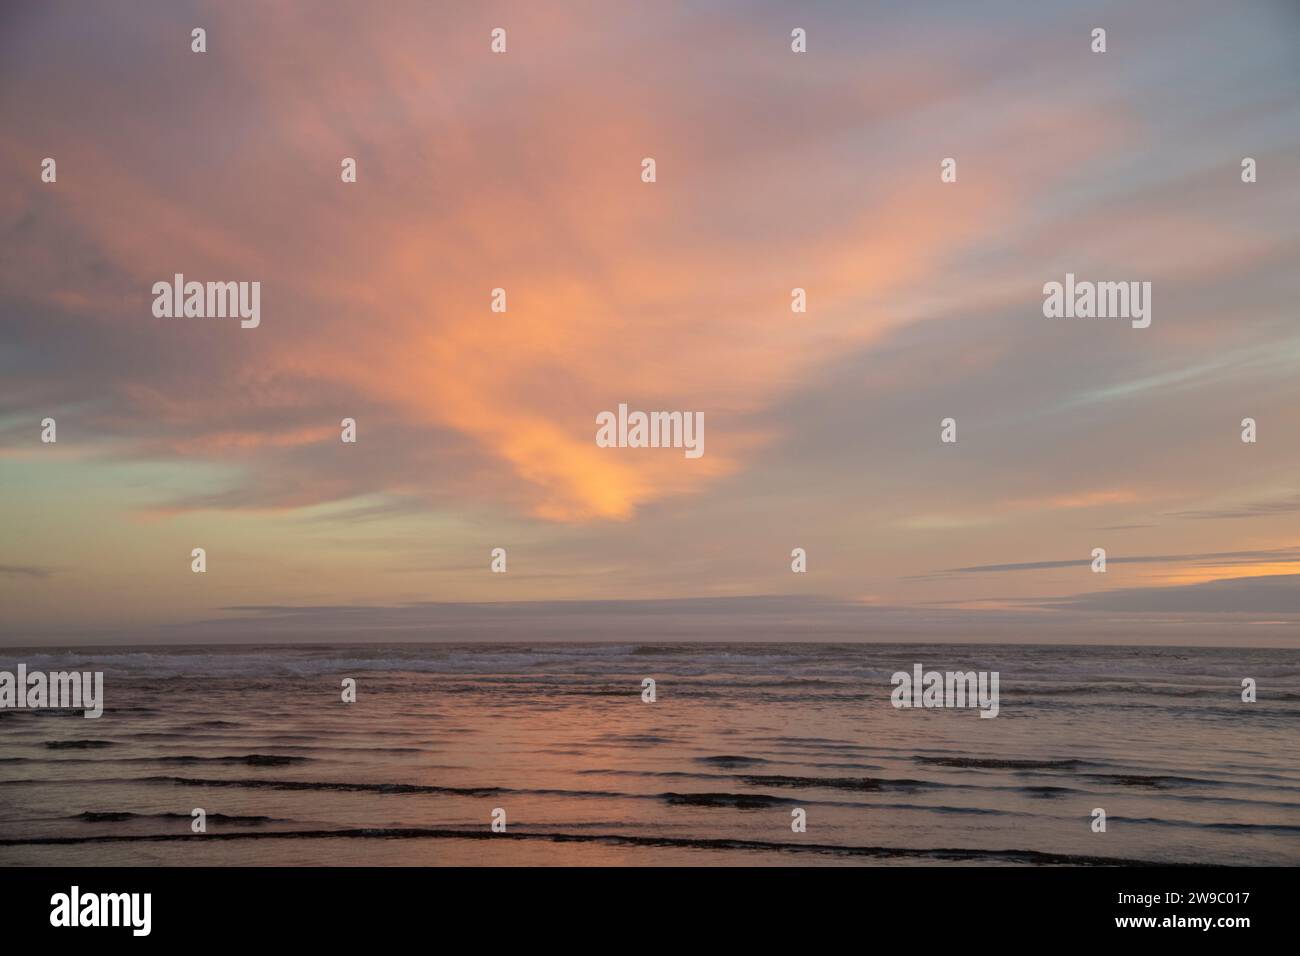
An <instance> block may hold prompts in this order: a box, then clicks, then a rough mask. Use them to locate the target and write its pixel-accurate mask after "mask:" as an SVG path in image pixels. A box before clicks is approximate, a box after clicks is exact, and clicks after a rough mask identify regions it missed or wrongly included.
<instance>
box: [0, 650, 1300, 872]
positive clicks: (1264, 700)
mask: <svg viewBox="0 0 1300 956" xmlns="http://www.w3.org/2000/svg"><path fill="white" fill-rule="evenodd" d="M19 662H22V663H25V664H26V665H27V666H28V669H29V670H45V671H52V670H69V669H76V670H92V671H95V670H98V671H103V672H104V679H105V692H104V693H105V698H106V703H105V711H104V715H103V716H102V717H101V718H99V719H97V720H87V719H85V718H84V717H82V716H81V714H80V713H71V712H67V711H31V710H5V711H0V864H6V865H26V864H68V865H154V864H170V865H213V864H217V865H220V864H245V865H249V864H251V865H263V864H265V865H271V864H278V865H294V864H311V865H352V864H372V865H478V864H482V865H534V864H543V865H570V864H577V865H585V864H617V865H636V866H650V865H661V864H671V865H682V864H685V865H936V864H943V865H990V864H996V865H1031V866H1032V865H1096V864H1106V863H1114V864H1135V863H1196V864H1246V865H1254V864H1266V865H1295V864H1297V863H1300V653H1298V652H1296V651H1290V650H1262V649H1223V648H1213V649H1184V648H1179V649H1172V648H1116V647H1042V646H996V647H989V646H971V645H960V646H957V645H947V646H945V645H915V644H909V645H881V644H872V645H860V644H855V645H844V644H836V645H818V644H522V643H521V644H492V645H481V644H480V645H455V644H423V645H412V644H403V645H394V646H376V645H354V646H339V645H330V646H313V647H305V646H295V647H256V648H250V647H187V648H175V649H171V648H168V649H164V648H157V647H132V648H115V649H84V650H74V651H68V652H59V653H51V652H49V651H41V650H25V651H24V650H15V649H0V670H9V671H13V670H15V669H16V666H17V664H18V663H19ZM917 663H920V664H921V665H923V666H924V667H925V669H927V670H930V669H935V670H941V671H949V670H963V671H965V670H987V671H997V672H998V673H999V675H1000V680H999V689H1000V712H999V714H998V716H997V717H996V718H993V719H987V718H984V719H981V718H980V717H979V716H978V711H977V710H974V709H951V710H950V709H895V708H894V707H893V706H892V705H891V703H890V693H891V691H892V686H891V684H890V676H891V675H892V674H893V673H894V672H895V671H900V670H901V671H908V672H910V671H911V670H912V668H913V665H915V664H917ZM348 677H350V678H354V679H355V680H356V682H357V700H356V702H355V703H352V704H348V703H344V702H343V701H342V699H341V693H342V691H341V682H342V680H343V679H344V678H348ZM647 677H648V678H653V679H654V680H655V681H656V700H655V701H654V702H653V703H646V702H643V700H642V680H643V679H644V678H647ZM1245 677H1250V678H1253V679H1255V681H1256V682H1257V684H1258V701H1257V702H1255V703H1243V702H1242V701H1241V681H1242V678H1245ZM194 808H202V809H203V810H204V811H205V813H206V819H207V832H206V833H204V834H195V833H192V832H191V819H192V816H191V812H192V810H193V809H194ZM1094 808H1101V809H1103V810H1104V811H1105V813H1106V818H1107V829H1106V832H1104V833H1096V832H1093V830H1092V826H1091V824H1092V820H1093V816H1092V813H1093V810H1094ZM797 809H801V810H803V811H804V813H805V814H806V821H807V829H806V832H802V833H797V832H794V831H793V830H792V828H791V822H792V820H793V819H794V817H793V815H792V812H793V811H795V810H797ZM495 810H502V811H504V813H505V824H506V830H505V832H504V833H494V832H493V831H492V829H491V822H492V817H493V812H494V811H495Z"/></svg>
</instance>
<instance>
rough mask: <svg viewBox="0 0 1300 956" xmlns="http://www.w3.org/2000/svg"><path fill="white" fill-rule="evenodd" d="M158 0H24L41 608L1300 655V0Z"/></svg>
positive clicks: (0, 43)
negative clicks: (802, 306) (800, 309)
mask: <svg viewBox="0 0 1300 956" xmlns="http://www.w3.org/2000/svg"><path fill="white" fill-rule="evenodd" d="M141 7H149V8H151V9H152V13H150V14H149V15H138V14H140V12H141V10H140V8H141ZM113 8H114V5H111V4H99V5H92V4H85V3H57V2H10V3H6V4H5V5H4V7H3V9H2V10H0V129H2V130H3V133H2V135H0V374H2V376H3V377H2V378H0V608H2V609H3V612H2V613H0V641H3V642H5V643H8V644H23V643H76V642H79V641H85V642H94V641H98V640H114V641H136V640H139V641H155V640H164V641H185V640H205V641H216V640H236V641H247V640H279V639H313V638H322V639H336V638H337V639H376V640H392V639H403V638H425V637H439V638H442V637H445V638H456V637H494V638H514V639H521V640H528V639H534V638H542V637H546V638H563V637H577V638H591V639H610V640H620V639H638V640H640V639H647V638H653V637H656V636H660V637H669V638H690V637H701V638H723V637H726V638H743V637H755V638H759V639H791V640H813V639H831V640H855V639H862V640H889V639H908V640H912V639H916V640H925V639H935V640H940V639H942V640H950V639H951V640H965V639H970V640H981V641H994V640H1003V639H1006V640H1018V641H1023V640H1042V641H1048V642H1054V641H1069V642H1073V641H1092V640H1098V641H1124V642H1133V643H1181V642H1187V643H1229V644H1257V645H1284V646H1296V644H1297V643H1298V639H1297V634H1298V631H1297V626H1298V625H1300V375H1298V374H1297V372H1300V308H1298V307H1297V303H1298V302H1300V267H1298V264H1300V96H1297V91H1298V90H1300V9H1298V8H1297V7H1296V5H1295V4H1294V3H1291V2H1285V0H1277V2H1264V0H1247V2H1241V3H1234V4H1223V3H1217V2H1215V3H1209V2H1205V3H1203V2H1195V0H1191V2H1189V0H1177V2H1174V0H1168V2H1144V3H1139V4H1135V3H1127V2H1126V3H1114V4H1106V3H1092V4H1077V3H1076V4H1064V3H1053V2H1044V3H1024V2H1018V3H978V4H975V3H968V2H960V3H916V2H896V3H890V2H882V3H872V2H852V3H850V2H845V3H829V2H827V3H813V4H808V3H788V4H778V3H760V2H744V3H741V2H735V3H727V2H714V3H703V2H692V3H670V2H663V3H643V4H636V5H629V4H609V3H577V2H573V3H569V2H565V3H561V2H544V3H543V2H520V3H511V4H498V3H435V2H431V0H421V2H411V3H389V2H384V3H329V4H312V3H302V4H296V3H286V4H279V3H277V4H253V3H245V2H240V3H232V2H223V3H172V2H168V3H163V2H157V3H152V4H133V5H132V10H133V11H134V12H135V13H136V14H137V15H133V16H132V17H130V18H120V19H119V18H115V17H114V16H113ZM633 10H639V12H630V11H633ZM498 26H500V27H504V28H506V30H507V31H508V52H507V53H505V54H500V55H498V54H493V53H492V52H491V51H490V49H489V41H490V37H489V34H490V32H491V30H492V29H493V28H494V27H498ZM194 27H203V28H205V29H206V31H207V48H208V52H206V53H203V54H197V53H192V52H191V49H190V43H191V39H190V31H191V30H192V29H193V28H194ZM795 27H803V28H804V29H806V30H807V35H808V52H807V53H805V54H795V53H792V52H791V50H790V31H791V30H792V29H793V28H795ZM1094 27H1104V28H1105V29H1106V30H1107V40H1108V50H1107V52H1106V53H1104V54H1096V53H1093V52H1091V50H1090V42H1091V41H1090V34H1091V31H1092V29H1093V28H1094ZM45 157H52V158H54V159H55V160H56V161H57V174H58V178H57V182H56V183H43V182H42V181H41V178H40V173H41V162H42V160H43V159H44V158H45ZM344 157H354V158H355V159H356V160H357V170H358V181H357V182H356V183H355V184H345V183H343V182H341V180H340V162H341V160H342V159H343V158H344ZM644 157H653V158H654V159H655V160H656V163H657V181H656V182H654V183H644V182H642V181H641V161H642V159H643V158H644ZM945 157H954V158H955V159H956V160H957V170H958V179H957V182H956V183H950V184H944V183H941V182H940V178H939V164H940V161H941V160H942V159H944V158H945ZM1243 157H1253V158H1254V159H1256V160H1257V163H1258V182H1256V183H1250V184H1247V183H1243V182H1242V180H1241V161H1242V158H1243ZM1067 272H1073V273H1075V274H1076V275H1078V276H1079V277H1080V278H1087V279H1096V280H1117V281H1120V280H1122V281H1127V280H1141V281H1150V282H1151V283H1152V287H1153V293H1152V302H1153V312H1152V322H1151V326H1150V328H1147V329H1134V328H1131V327H1130V325H1129V323H1128V322H1127V321H1124V320H1102V319H1048V318H1045V317H1044V315H1043V311H1042V305H1043V292H1042V287H1043V284H1044V283H1046V282H1050V281H1060V280H1062V279H1063V277H1064V275H1065V273H1067ZM175 273H183V274H184V275H185V277H186V278H187V279H195V280H199V281H208V280H221V281H227V280H230V281H252V280H257V281H260V282H261V288H262V292H261V325H260V327H259V328H256V329H241V328H240V326H239V323H238V321H237V320H230V319H202V318H173V319H167V318H155V317H154V315H153V314H152V311H151V305H152V301H153V295H152V293H151V288H152V286H153V284H154V283H155V282H158V281H167V282H170V281H171V279H172V276H173V275H174V274H175ZM496 287H502V288H504V289H505V290H506V292H507V296H508V311H507V312H506V313H504V314H497V313H493V312H492V311H490V309H489V304H490V298H491V290H492V289H493V288H496ZM795 287H802V288H805V289H806V290H807V295H808V311H807V313H806V314H793V313H792V312H791V309H790V293H791V289H792V288H795ZM619 403H627V404H628V405H629V406H630V407H631V408H633V409H643V410H690V411H700V412H703V413H704V418H705V438H706V449H707V450H706V453H705V454H704V456H703V457H701V458H699V459H695V460H692V459H688V458H686V457H685V456H684V455H683V454H682V451H681V450H680V449H676V450H674V449H607V448H598V447H597V446H596V444H595V441H594V436H595V431H596V425H595V416H596V415H597V414H598V413H600V412H601V411H605V410H613V409H616V408H617V407H618V405H619ZM47 416H48V417H53V418H55V419H56V421H57V429H58V441H57V443H56V444H43V443H42V442H41V424H40V423H41V420H42V419H43V418H45V417H47ZM950 416H951V417H954V418H956V420H957V427H958V441H957V443H956V444H942V443H941V442H940V440H939V434H940V420H941V419H943V418H946V417H950ZM345 417H352V418H355V419H356V421H357V426H358V441H357V443H356V444H355V445H350V444H344V443H342V442H340V440H339V433H340V427H339V423H340V420H341V419H343V418H345ZM1245 417H1253V418H1254V419H1256V421H1257V423H1258V441H1257V442H1256V443H1255V444H1245V443H1243V442H1242V441H1241V425H1240V422H1241V420H1242V419H1243V418H1245ZM195 547H203V548H205V549H206V552H207V562H208V570H207V573H205V574H193V573H191V570H190V560H191V559H190V552H191V549H192V548H195ZM496 547H502V548H505V549H506V550H507V552H508V561H509V571H508V573H506V574H493V573H491V572H490V571H489V559H490V552H491V550H492V549H493V548H496ZM795 547H802V548H805V549H807V553H808V573H806V574H794V573H792V572H791V569H790V561H791V558H790V552H791V549H792V548H795ZM1097 547H1102V548H1105V549H1106V551H1107V555H1108V570H1107V573H1105V574H1094V573H1092V571H1091V569H1090V563H1091V552H1092V549H1093V548H1097ZM513 602H525V603H522V604H517V603H513Z"/></svg>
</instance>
